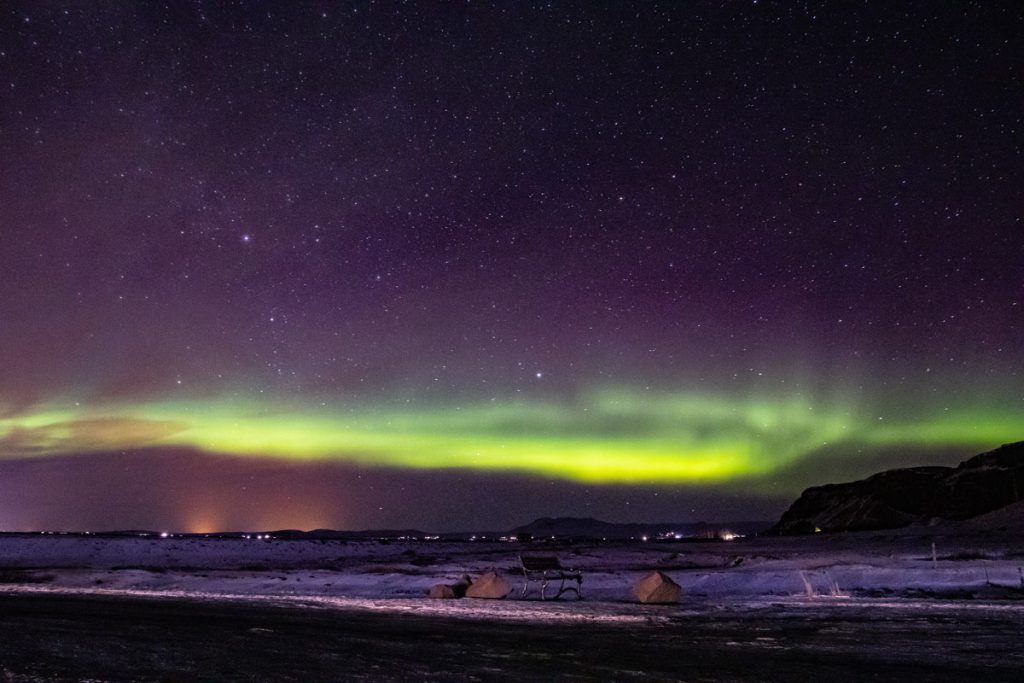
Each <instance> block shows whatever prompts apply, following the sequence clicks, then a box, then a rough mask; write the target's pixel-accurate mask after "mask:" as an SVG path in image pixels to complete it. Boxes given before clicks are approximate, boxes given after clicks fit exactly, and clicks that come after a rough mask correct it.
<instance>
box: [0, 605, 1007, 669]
mask: <svg viewBox="0 0 1024 683" xmlns="http://www.w3.org/2000/svg"><path fill="white" fill-rule="evenodd" d="M1022 612H1024V610H1002V611H995V612H989V611H985V610H973V611H972V610H967V611H963V612H950V611H948V610H944V611H938V612H936V614H935V615H929V614H928V612H927V611H924V612H922V611H921V610H917V611H916V612H913V613H912V614H908V613H902V612H899V611H898V610H897V611H891V610H890V611H886V612H881V613H880V612H879V611H878V610H873V609H871V608H862V607H858V608H836V609H829V608H826V609H819V608H814V609H809V610H805V611H798V612H794V611H793V610H792V609H789V610H788V611H787V609H786V608H783V607H779V608H778V609H777V610H772V609H768V610H766V609H761V610H753V611H750V612H744V611H742V610H731V611H723V612H721V613H718V612H716V611H714V610H709V612H708V613H706V614H704V613H702V614H699V615H694V614H681V615H678V616H673V617H671V618H670V619H669V621H668V622H667V623H665V622H662V623H658V624H651V625H645V626H635V625H634V626H604V625H592V624H556V625H549V624H532V623H518V622H509V621H501V622H498V621H480V620H474V621H468V620H459V619H445V618H424V617H414V616H409V615H404V614H388V613H370V612H362V611H330V610H317V609H301V608H295V607H270V606H252V605H244V604H242V605H240V604H234V603H217V602H197V601H188V600H165V599H160V600H157V599H120V598H117V599H115V598H95V597H88V598H83V597H53V596H33V595H27V596H25V595H6V596H0V678H2V679H3V680H6V681H55V680H56V681H63V680H92V681H96V680H102V681H106V680H133V681H134V680H157V681H197V680H205V681H257V680H280V681H330V680H356V681H360V680H366V681H380V680H399V679H401V680H452V679H455V680H512V679H516V680H550V679H560V680H578V681H588V680H593V681H598V680H629V679H641V678H642V679H644V680H688V681H704V680H715V681H718V680H786V681H799V680H806V681H827V682H828V683H833V682H835V681H846V680H851V681H852V680H858V681H862V680H902V681H913V682H914V683H921V682H923V681H931V680H985V681H986V682H991V681H1002V680H1006V681H1011V680H1013V681H1020V680H1024V655H1022V651H1024V648H1022V646H1024V614H1022ZM673 613H674V612H673V611H671V610H668V611H666V612H661V614H662V615H664V614H673Z"/></svg>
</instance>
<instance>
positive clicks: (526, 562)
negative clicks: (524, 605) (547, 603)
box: [519, 555, 583, 600]
mask: <svg viewBox="0 0 1024 683" xmlns="http://www.w3.org/2000/svg"><path fill="white" fill-rule="evenodd" d="M519 562H520V564H522V565H523V597H525V596H526V591H527V590H529V588H530V581H540V599H541V600H547V595H546V593H547V588H548V582H549V581H560V582H561V583H559V585H558V592H557V593H555V595H554V597H555V598H559V597H561V596H562V593H565V592H566V591H574V592H575V593H576V599H577V600H581V599H582V598H583V593H582V588H583V574H582V572H580V571H579V570H578V569H570V568H569V567H563V566H562V563H561V562H559V561H558V558H557V557H555V556H553V555H532V556H524V555H520V556H519ZM566 581H570V582H571V581H575V582H576V585H575V586H573V585H568V586H567V585H565V583H566Z"/></svg>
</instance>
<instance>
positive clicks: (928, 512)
mask: <svg viewBox="0 0 1024 683" xmlns="http://www.w3.org/2000/svg"><path fill="white" fill-rule="evenodd" d="M1022 499H1024V441H1020V442H1017V443H1013V444H1007V445H1005V446H1001V447H999V448H997V449H995V450H993V451H989V452H987V453H982V454H981V455H976V456H974V457H973V458H970V459H969V460H965V461H964V462H962V463H960V464H959V465H958V466H957V467H911V468H907V469H899V470H889V471H886V472H881V473H879V474H876V475H874V476H871V477H868V478H867V479H862V480H860V481H854V482H850V483H847V484H829V485H826V486H816V487H813V488H809V489H807V490H806V491H804V492H803V494H802V495H801V496H800V497H799V498H798V499H797V500H796V502H795V503H793V505H792V506H791V507H790V508H789V509H788V510H787V511H786V512H785V513H784V514H783V515H782V518H781V519H780V520H779V522H778V524H776V525H775V526H774V527H772V529H771V530H770V533H775V534H808V533H814V532H815V531H861V530H870V529H896V528H899V527H904V526H908V525H910V524H914V523H931V522H934V521H936V520H939V521H941V520H950V521H954V520H965V519H971V518H975V517H978V516H979V515H984V514H986V513H990V512H992V511H994V510H999V509H1000V508H1005V507H1006V506H1008V505H1011V504H1013V503H1017V502H1018V501H1020V500H1022ZM1017 508H1018V509H1021V510H1024V509H1022V508H1020V506H1017Z"/></svg>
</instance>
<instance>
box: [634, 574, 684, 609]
mask: <svg viewBox="0 0 1024 683" xmlns="http://www.w3.org/2000/svg"><path fill="white" fill-rule="evenodd" d="M682 595H683V589H682V588H680V586H679V584H678V583H676V582H675V581H673V580H672V577H670V576H669V575H668V574H662V573H661V572H651V573H650V574H648V575H647V576H644V577H643V578H641V579H640V580H639V581H637V582H636V583H635V584H633V597H635V598H636V599H637V602H642V603H644V604H645V605H671V604H675V603H677V602H679V598H680V597H682Z"/></svg>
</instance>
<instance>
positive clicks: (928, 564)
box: [0, 530, 1024, 621]
mask: <svg viewBox="0 0 1024 683" xmlns="http://www.w3.org/2000/svg"><path fill="white" fill-rule="evenodd" d="M1016 538H1017V537H1016V535H1014V534H1003V535H999V534H985V533H978V532H976V531H972V532H971V533H963V534H956V533H952V534H942V533H937V532H935V531H928V530H925V531H922V533H919V534H918V533H914V532H913V531H910V532H895V533H878V534H850V535H841V536H813V537H803V538H756V539H741V540H735V541H732V542H715V543H710V542H709V543H664V542H657V543H655V542H648V543H640V542H636V543H608V544H604V543H602V544H598V543H576V544H554V543H552V544H543V543H530V544H519V543H497V542H494V543H491V542H473V543H468V542H467V543H457V542H444V541H408V542H405V541H403V542H398V541H391V542H387V543H381V542H378V541H349V542H342V541H317V540H256V539H221V538H181V537H172V538H133V537H117V538H108V537H98V536H60V535H18V536H11V535H8V536H0V590H2V591H18V592H23V591H47V592H49V591H57V592H74V593H103V594H121V595H138V594H140V593H142V594H146V595H151V596H153V597H157V596H165V597H195V598H213V597H215V598H222V599H224V598H226V599H232V600H236V599H237V600H262V601H270V602H275V603H282V602H283V603H289V604H296V605H305V606H309V607H314V608H315V607H321V608H323V607H327V608H332V607H333V608H358V609H385V610H392V611H411V612H420V613H424V614H452V615H461V616H466V617H473V616H487V617H488V618H509V619H544V620H556V621H558V620H580V619H582V620H598V621H605V620H608V621H630V620H637V619H639V620H651V619H658V618H660V615H664V614H666V613H667V612H666V611H665V610H666V609H667V610H676V611H678V610H691V609H696V610H707V609H728V608H730V606H733V607H736V606H739V605H744V606H747V607H756V606H757V605H758V604H774V605H779V604H780V603H781V604H787V605H792V606H793V607H794V608H795V609H799V606H800V605H802V604H806V603H813V604H816V605H821V604H823V603H829V602H831V603H834V604H837V605H838V604H846V605H849V604H851V603H860V604H864V603H869V604H872V605H875V606H877V607H879V608H880V609H884V608H885V607H886V606H892V605H899V606H901V607H907V606H909V605H911V604H917V603H922V602H926V603H927V604H928V605H929V606H930V607H931V608H938V607H941V606H943V605H947V606H948V605H955V606H956V607H957V608H970V606H971V605H977V606H981V605H982V604H984V605H987V606H988V607H987V608H992V609H997V608H999V606H1000V604H1003V603H1004V602H1005V604H1006V605H1007V606H1013V607H1014V608H1016V607H1019V606H1020V604H1021V603H1019V602H1017V601H1018V600H1019V599H1020V598H1024V590H1022V582H1024V578H1022V572H1024V547H1021V546H1020V545H1018V544H1017V542H1016ZM933 544H934V553H933ZM519 553H526V554H553V555H557V556H558V557H559V558H560V559H561V560H562V563H563V564H564V565H566V566H572V567H576V568H578V569H580V570H582V571H583V574H584V577H585V578H584V583H583V590H584V597H585V600H584V601H583V602H581V603H577V602H575V601H574V600H572V599H571V598H570V599H569V600H563V601H559V602H557V603H553V602H551V601H548V602H544V603H542V602H540V601H539V600H538V599H537V598H538V594H537V592H536V589H535V588H532V589H531V591H530V593H529V594H528V595H527V596H526V599H522V598H521V596H520V592H519V590H518V588H519V586H521V585H522V579H521V577H520V576H519V575H518V574H517V571H516V570H517V568H518V566H519V561H518V554H519ZM491 568H494V569H496V570H497V571H498V572H499V573H501V574H503V575H505V576H506V578H507V579H508V580H509V581H510V582H511V583H513V584H514V585H515V586H516V590H514V591H513V593H512V594H511V595H510V598H511V599H510V600H508V601H505V602H502V603H497V602H494V601H476V600H468V599H464V600H447V601H439V600H428V599H426V593H427V591H428V590H429V588H430V586H432V585H433V584H436V583H451V582H453V581H455V580H457V579H458V578H459V577H461V576H462V575H464V574H469V575H470V576H476V575H479V574H481V573H482V572H484V571H486V570H488V569H491ZM652 570H660V571H663V572H665V573H666V574H668V575H669V576H671V577H672V578H673V579H675V580H676V581H677V582H678V583H679V584H680V585H682V587H683V590H684V594H685V597H684V600H683V602H682V604H681V605H680V606H677V607H671V608H660V609H652V608H644V609H642V610H641V609H638V608H637V607H636V606H634V605H632V604H631V603H630V589H631V586H632V585H633V583H634V582H635V581H636V580H637V579H638V578H640V577H641V576H643V575H645V574H646V573H648V572H650V571H652Z"/></svg>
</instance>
